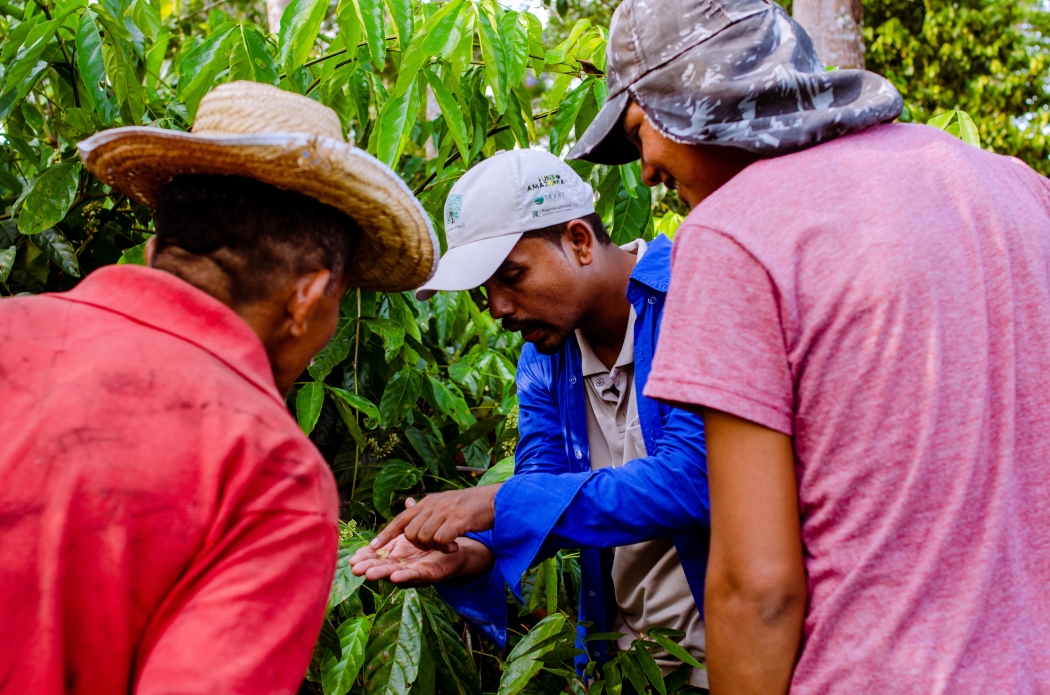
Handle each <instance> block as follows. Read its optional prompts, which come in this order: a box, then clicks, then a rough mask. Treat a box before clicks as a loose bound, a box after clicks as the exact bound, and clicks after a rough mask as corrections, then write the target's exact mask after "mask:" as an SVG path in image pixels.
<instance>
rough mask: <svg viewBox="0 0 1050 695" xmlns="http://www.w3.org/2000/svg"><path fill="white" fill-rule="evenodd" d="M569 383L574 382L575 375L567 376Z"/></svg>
mask: <svg viewBox="0 0 1050 695" xmlns="http://www.w3.org/2000/svg"><path fill="white" fill-rule="evenodd" d="M569 383H570V384H575V383H576V377H574V376H570V377H569Z"/></svg>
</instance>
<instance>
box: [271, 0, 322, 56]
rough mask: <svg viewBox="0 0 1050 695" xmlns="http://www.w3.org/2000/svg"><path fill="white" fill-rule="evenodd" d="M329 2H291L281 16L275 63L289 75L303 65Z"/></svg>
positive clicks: (298, 0) (312, 0) (304, 0)
mask: <svg viewBox="0 0 1050 695" xmlns="http://www.w3.org/2000/svg"><path fill="white" fill-rule="evenodd" d="M328 3H329V0H292V2H291V3H289V5H288V7H286V8H285V9H284V14H282V15H281V29H280V32H279V33H278V42H277V45H278V62H279V63H280V65H281V68H282V69H283V70H284V71H285V72H287V73H291V72H292V71H293V70H295V69H296V68H297V67H299V66H300V65H302V64H303V63H305V62H306V59H307V58H308V57H309V56H310V50H311V49H312V48H313V47H314V41H316V40H317V33H318V32H319V31H320V30H321V21H322V20H323V19H324V16H325V13H326V12H327V11H328Z"/></svg>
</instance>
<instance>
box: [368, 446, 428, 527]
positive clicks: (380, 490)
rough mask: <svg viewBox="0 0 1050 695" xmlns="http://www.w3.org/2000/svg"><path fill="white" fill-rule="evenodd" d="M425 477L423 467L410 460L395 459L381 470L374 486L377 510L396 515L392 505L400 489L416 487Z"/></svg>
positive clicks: (373, 500)
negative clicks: (413, 463)
mask: <svg viewBox="0 0 1050 695" xmlns="http://www.w3.org/2000/svg"><path fill="white" fill-rule="evenodd" d="M422 478H423V469H422V468H416V467H415V466H413V465H412V464H411V463H409V462H408V461H401V460H399V459H394V460H392V461H390V462H389V463H387V464H386V466H384V467H383V470H381V471H379V475H377V476H376V479H375V483H374V484H373V486H372V502H373V503H374V504H375V507H376V511H377V512H379V513H380V514H382V515H383V516H385V517H386V518H388V519H389V518H390V517H392V516H393V515H394V513H393V511H391V509H390V505H391V504H392V503H393V501H394V495H395V494H396V493H397V491H398V490H407V489H409V488H411V487H414V486H415V485H416V484H417V483H419V481H420V480H422Z"/></svg>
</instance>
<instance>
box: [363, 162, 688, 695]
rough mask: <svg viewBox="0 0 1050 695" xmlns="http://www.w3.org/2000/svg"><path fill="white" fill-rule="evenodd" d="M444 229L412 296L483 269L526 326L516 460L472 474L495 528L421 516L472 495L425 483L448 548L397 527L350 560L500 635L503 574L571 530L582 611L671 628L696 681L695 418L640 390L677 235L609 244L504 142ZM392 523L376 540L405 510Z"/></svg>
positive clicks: (468, 182)
mask: <svg viewBox="0 0 1050 695" xmlns="http://www.w3.org/2000/svg"><path fill="white" fill-rule="evenodd" d="M445 229H446V234H447V236H448V240H449V250H448V253H447V254H446V255H445V256H444V257H443V258H442V259H441V262H440V264H439V267H438V271H437V273H436V274H435V275H434V277H433V278H432V279H431V280H430V281H429V282H427V283H426V284H425V285H423V287H422V288H420V290H419V291H418V292H417V296H418V297H419V298H421V299H425V298H428V297H430V296H433V295H434V294H435V292H437V291H441V290H465V289H471V288H474V287H478V286H482V285H483V286H484V287H485V290H486V292H487V295H488V300H489V307H490V311H491V312H492V316H493V317H494V318H497V319H502V320H503V326H504V328H507V329H509V330H516V331H521V332H522V335H523V337H524V338H525V340H526V341H528V343H529V344H528V345H526V346H525V348H524V349H523V351H522V355H521V359H520V361H519V363H518V383H517V386H518V398H519V402H520V413H521V414H520V419H519V425H518V426H519V430H520V432H521V442H520V444H519V445H518V448H517V452H516V455H515V460H516V466H515V468H516V470H515V475H514V476H513V478H511V480H510V481H508V482H506V483H504V484H503V485H502V486H499V485H492V486H487V487H486V488H484V489H476V490H475V491H474V493H475V498H484V502H483V503H482V504H481V505H480V507H484V505H485V504H488V505H489V506H490V507H491V505H492V500H493V496H494V495H495V494H496V492H497V490H498V491H499V496H498V497H497V498H496V500H495V527H494V529H493V531H491V532H486V533H480V534H471V535H470V537H463V538H457V537H456V536H451V537H448V538H442V537H441V530H440V529H436V528H435V529H427V527H426V519H427V518H428V512H427V510H428V509H431V508H434V507H435V505H440V506H443V508H444V509H445V510H446V511H449V510H450V509H451V508H456V509H457V510H458V513H461V514H468V515H469V514H471V513H474V511H476V510H477V509H478V508H479V505H478V504H477V503H474V504H469V503H465V502H466V501H467V500H466V499H465V498H463V497H462V496H457V495H455V494H452V495H448V494H445V495H436V496H431V497H429V498H427V499H425V500H424V501H423V502H421V503H419V504H418V505H415V506H413V507H412V508H411V509H409V513H408V514H409V515H411V512H413V511H415V510H418V511H422V512H423V514H421V515H418V516H416V517H415V522H414V524H415V525H414V526H411V527H410V528H409V529H408V531H409V533H412V534H413V535H414V537H415V538H416V539H422V541H423V542H424V543H432V544H434V545H438V546H442V549H443V550H446V551H452V552H447V553H442V552H440V551H437V550H430V551H422V550H419V549H418V548H417V547H416V546H414V545H412V544H411V543H410V542H409V541H408V540H406V539H405V537H404V536H400V537H398V538H396V539H394V540H393V541H392V542H391V544H390V545H389V547H387V548H386V550H387V551H389V554H388V555H384V558H383V559H381V558H380V557H379V554H377V552H376V550H377V549H378V547H376V548H368V549H365V550H363V551H361V552H360V553H358V554H357V555H356V556H355V557H354V558H353V560H352V563H353V564H354V572H355V573H357V574H365V573H367V576H368V577H369V578H370V579H376V578H380V577H387V578H389V579H390V580H391V581H394V582H396V583H400V584H421V583H434V582H446V583H443V584H439V587H438V588H439V590H440V591H441V593H442V595H443V596H444V597H445V598H446V599H447V600H448V601H449V602H450V603H451V604H452V605H453V607H455V608H456V610H457V611H459V612H460V614H461V615H464V616H465V617H467V618H468V619H469V620H471V621H472V622H473V623H474V624H475V625H476V626H477V627H479V629H481V630H482V631H483V632H484V633H485V634H486V635H488V636H489V637H490V638H491V639H493V640H494V641H495V642H497V643H498V644H500V645H503V644H505V642H506V598H505V589H504V586H505V585H510V587H511V588H512V590H513V591H514V592H515V593H516V594H517V595H518V596H519V597H520V584H521V578H522V574H523V573H524V572H525V571H526V570H527V569H528V568H529V567H532V566H533V565H535V564H536V563H537V562H539V561H540V560H542V559H543V558H545V557H549V556H550V555H552V554H553V553H554V552H555V551H557V550H558V549H559V548H566V547H579V548H581V554H580V566H581V571H582V581H581V595H580V614H579V618H580V620H581V621H587V622H590V623H591V624H592V627H591V628H590V630H591V632H594V633H599V632H609V631H618V632H621V633H623V634H624V636H623V637H622V638H620V640H619V643H620V647H621V648H625V649H626V648H630V646H631V642H632V641H633V640H634V639H637V638H638V637H639V636H640V635H641V634H643V633H645V632H647V631H648V630H650V629H651V628H656V627H664V628H672V629H676V630H680V631H681V632H682V633H684V637H683V638H682V641H681V647H683V648H684V649H685V652H682V650H681V649H679V650H677V651H678V653H679V655H682V654H686V656H687V658H685V660H686V661H687V662H689V663H685V664H683V659H682V658H677V657H675V656H673V655H672V654H669V653H666V652H665V653H658V654H656V657H657V662H658V664H659V665H660V667H661V668H662V670H663V671H664V673H665V674H668V673H671V672H674V673H675V675H674V676H673V678H674V679H675V681H676V682H677V683H679V684H680V685H682V684H685V683H687V682H688V683H690V684H692V685H694V686H699V687H706V685H707V679H706V672H705V671H704V670H703V669H701V668H698V667H699V666H700V662H702V660H703V659H704V628H703V621H702V619H701V617H700V613H699V611H698V609H697V605H700V601H701V598H702V596H703V577H704V570H705V567H706V561H707V528H708V516H707V514H708V495H707V478H706V466H705V448H704V431H703V424H702V422H701V420H700V418H699V417H697V416H696V415H693V414H690V413H688V412H686V411H684V410H679V409H677V408H672V407H668V406H664V405H660V404H658V403H656V402H655V401H652V400H649V399H648V398H646V397H645V396H643V395H642V387H643V386H644V384H645V380H646V377H647V375H648V371H649V365H650V364H651V359H652V355H653V351H654V349H655V345H656V336H657V332H658V329H659V323H660V314H661V311H662V310H663V304H664V293H665V292H666V290H667V286H668V284H669V281H670V261H671V242H670V241H669V240H668V239H667V238H666V237H663V236H661V237H658V238H656V239H655V240H653V241H652V242H651V243H649V244H646V242H645V241H643V240H641V239H638V240H636V241H633V242H631V243H630V244H627V245H626V246H623V247H617V246H616V245H614V244H613V243H612V242H611V240H610V239H609V235H608V234H607V233H606V231H605V229H604V228H603V226H602V222H601V219H600V217H599V216H598V215H597V214H595V212H594V195H593V192H592V190H591V187H590V186H589V185H588V184H587V183H586V182H585V181H583V179H581V178H580V177H579V175H577V174H576V172H574V171H573V170H572V169H571V168H569V167H568V166H566V165H565V164H564V163H563V162H562V161H561V160H559V159H558V158H557V157H555V156H553V155H551V154H549V153H546V152H541V151H535V150H514V151H511V152H505V153H502V154H498V155H496V156H495V157H492V158H491V159H489V160H486V161H485V162H482V163H481V164H479V165H478V166H476V167H475V168H474V169H472V170H470V171H468V172H467V173H466V174H465V175H464V176H463V178H462V179H460V181H459V182H457V183H456V185H455V186H454V187H453V188H452V191H451V193H450V194H449V196H448V199H447V202H446V204H445ZM472 510H473V511H472ZM481 513H482V515H483V516H484V512H483V511H482V512H481ZM405 518H407V517H402V521H403V520H405ZM398 523H399V522H394V523H393V524H392V528H390V529H389V530H387V531H385V532H384V534H383V535H381V537H380V538H381V539H382V540H381V541H380V545H381V544H382V543H385V542H386V541H387V540H390V538H392V537H393V536H395V535H396V533H398V532H400V531H399V529H400V528H404V524H402V525H401V526H400V527H399V526H398ZM475 528H484V526H475ZM616 546H620V547H616ZM614 547H615V551H611V550H608V549H612V548H614ZM602 549H606V550H602ZM454 578H459V579H458V581H455V582H450V581H448V580H451V579H454ZM694 597H696V598H695V600H694ZM588 650H589V651H590V653H589V654H587V655H585V656H581V657H580V659H579V662H580V663H581V664H583V663H586V662H587V661H588V660H589V659H595V660H599V661H600V660H601V659H603V658H604V657H605V654H606V651H605V646H604V643H602V642H596V641H592V642H589V643H588Z"/></svg>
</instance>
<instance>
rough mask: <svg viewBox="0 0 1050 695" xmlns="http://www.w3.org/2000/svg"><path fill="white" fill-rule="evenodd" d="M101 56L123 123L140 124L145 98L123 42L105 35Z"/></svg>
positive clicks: (198, 99) (198, 98)
mask: <svg viewBox="0 0 1050 695" xmlns="http://www.w3.org/2000/svg"><path fill="white" fill-rule="evenodd" d="M102 58H103V60H104V61H105V63H106V76H107V77H109V83H110V85H112V87H113V95H114V96H115V97H116V98H117V103H118V104H119V105H120V114H121V117H122V118H123V119H124V125H141V124H142V116H143V114H144V113H145V109H146V103H145V102H146V98H145V95H144V94H143V91H142V85H140V84H139V81H138V77H137V76H136V75H135V69H134V67H132V65H131V63H130V61H129V59H128V55H127V52H126V51H125V48H124V42H123V41H121V40H120V39H119V38H115V37H112V36H109V37H107V40H106V41H104V42H103V43H102ZM209 86H210V82H209ZM180 87H181V84H180ZM203 95H204V93H203V92H201V96H203ZM180 96H181V90H180ZM197 101H200V97H197ZM188 107H189V104H188V103H187V108H188ZM196 108H197V104H196V102H194V104H193V110H194V111H196Z"/></svg>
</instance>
